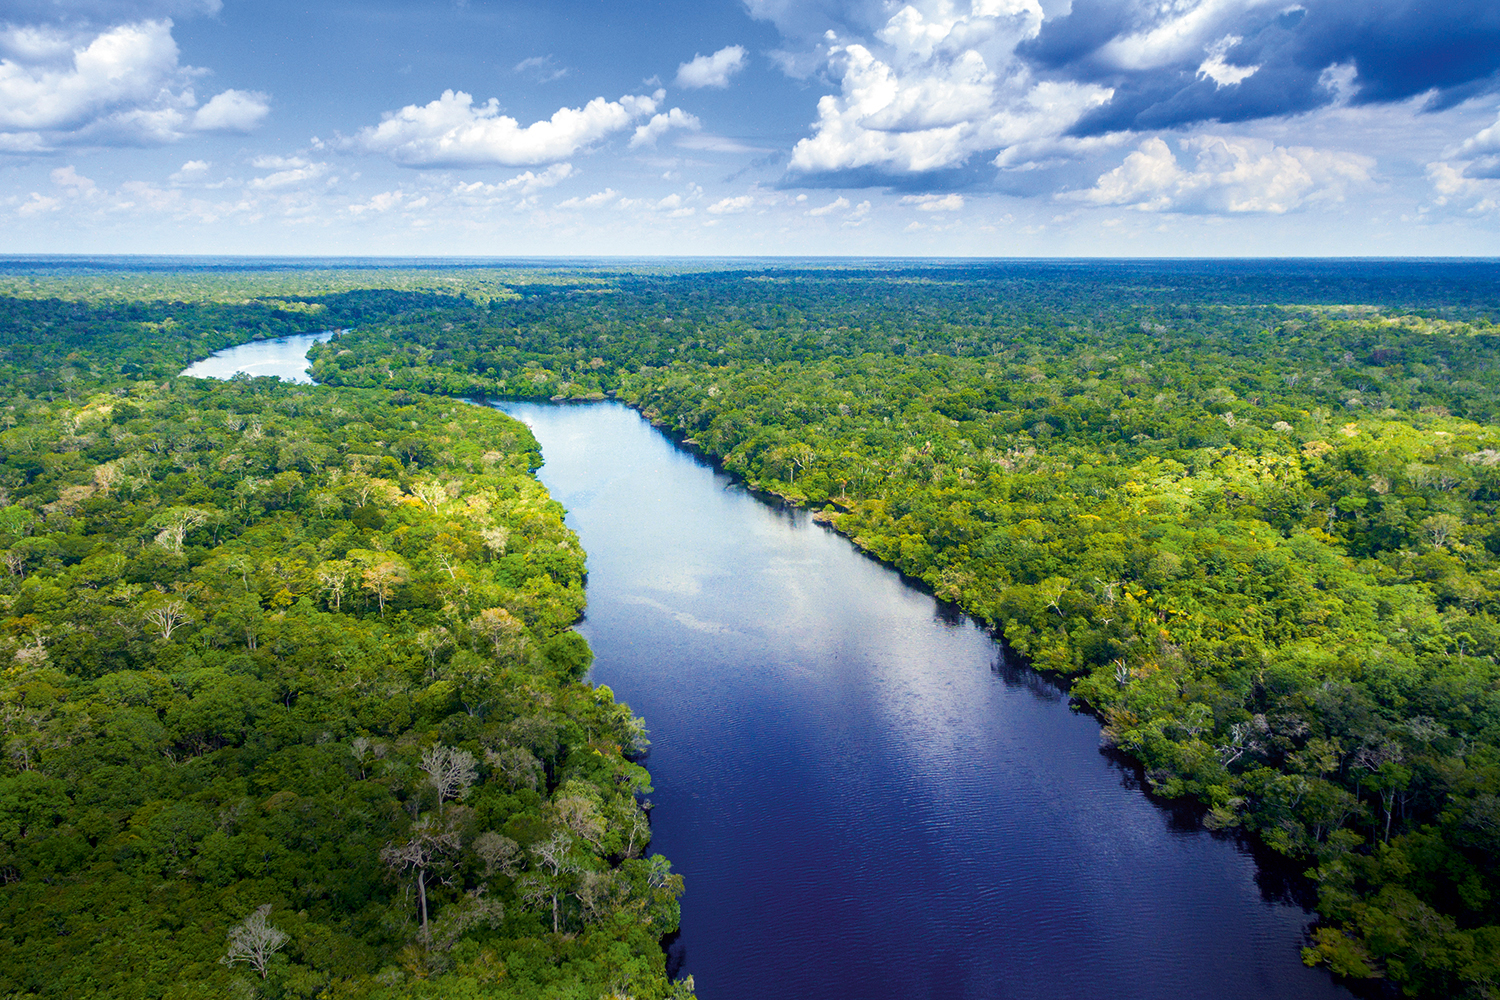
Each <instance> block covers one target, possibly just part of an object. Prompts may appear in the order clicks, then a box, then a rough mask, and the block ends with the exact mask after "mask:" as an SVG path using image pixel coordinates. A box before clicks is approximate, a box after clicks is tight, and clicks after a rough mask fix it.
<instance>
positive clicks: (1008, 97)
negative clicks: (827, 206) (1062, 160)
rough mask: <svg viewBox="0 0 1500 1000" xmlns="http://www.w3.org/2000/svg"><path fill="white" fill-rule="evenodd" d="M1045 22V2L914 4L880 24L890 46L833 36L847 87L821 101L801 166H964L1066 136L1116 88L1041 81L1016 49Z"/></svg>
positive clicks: (832, 58) (904, 169) (880, 35)
mask: <svg viewBox="0 0 1500 1000" xmlns="http://www.w3.org/2000/svg"><path fill="white" fill-rule="evenodd" d="M1041 22H1042V10H1041V7H1040V5H1039V4H1038V3H1037V2H1035V0H974V2H972V3H970V4H969V5H968V7H967V9H966V10H965V9H960V8H959V7H958V6H955V5H953V4H943V5H941V6H939V5H936V4H933V5H928V9H927V12H926V13H924V12H923V11H922V10H919V9H918V8H917V7H916V6H906V7H902V8H901V9H900V10H898V11H897V12H896V13H895V14H894V15H891V16H889V17H888V18H886V20H885V23H884V25H883V26H882V27H880V28H879V29H878V30H877V31H876V32H875V33H874V35H875V38H876V39H877V40H878V42H879V44H876V43H874V42H872V43H870V44H863V43H854V42H850V43H837V42H836V41H835V40H834V39H833V38H830V39H829V40H828V45H827V49H826V52H827V55H828V59H829V67H830V69H831V70H832V71H833V72H834V73H835V74H836V75H837V76H838V77H839V78H840V93H838V94H829V95H825V96H824V97H822V98H821V99H820V100H819V101H818V119H817V121H816V122H815V123H814V125H813V134H812V135H811V136H809V137H807V138H804V139H802V140H800V141H799V142H798V143H797V144H796V146H795V147H794V148H793V150H792V157H791V162H790V169H791V170H792V172H793V173H826V172H831V171H839V170H852V169H875V170H878V171H881V172H885V173H896V174H913V173H923V172H926V171H932V170H942V169H949V168H954V167H958V166H961V165H963V164H964V163H966V162H967V161H968V160H969V159H970V158H971V157H972V156H973V155H974V154H976V153H979V152H984V151H991V150H1000V151H1001V153H1000V155H1001V156H1004V155H1005V152H1004V151H1006V150H1008V149H1010V148H1012V147H1018V146H1034V145H1036V144H1038V143H1053V144H1057V143H1059V142H1061V140H1062V137H1063V136H1064V134H1065V133H1066V132H1067V130H1068V129H1069V128H1070V127H1071V126H1072V125H1073V124H1074V123H1075V122H1077V121H1078V120H1079V118H1080V117H1082V115H1083V114H1084V113H1086V112H1087V111H1089V110H1091V109H1092V108H1095V107H1097V106H1099V105H1100V104H1102V103H1104V102H1105V101H1107V100H1108V99H1109V98H1110V96H1111V95H1112V94H1113V91H1111V90H1110V89H1108V88H1105V87H1101V86H1097V85H1094V84H1081V83H1074V82H1067V81H1061V82H1059V81H1037V80H1036V79H1034V78H1033V76H1032V74H1031V71H1030V69H1029V68H1028V66H1027V65H1026V63H1025V62H1024V61H1023V60H1021V59H1020V58H1018V57H1017V56H1016V55H1015V47H1016V46H1017V45H1018V44H1020V43H1021V42H1022V41H1025V40H1027V39H1029V38H1033V37H1035V36H1036V33H1037V31H1038V30H1039V28H1040V26H1041Z"/></svg>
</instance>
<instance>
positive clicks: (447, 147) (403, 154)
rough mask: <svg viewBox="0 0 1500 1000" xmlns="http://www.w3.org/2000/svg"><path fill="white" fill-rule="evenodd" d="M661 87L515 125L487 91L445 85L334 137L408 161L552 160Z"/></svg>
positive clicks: (615, 126) (595, 136)
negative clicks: (479, 99)
mask: <svg viewBox="0 0 1500 1000" xmlns="http://www.w3.org/2000/svg"><path fill="white" fill-rule="evenodd" d="M663 96H664V94H663V93H662V92H661V91H657V92H656V94H654V95H652V96H650V97H644V96H631V95H626V96H624V97H621V98H620V99H619V100H618V101H607V100H605V99H604V98H602V97H596V98H594V99H593V100H592V101H589V102H588V104H586V105H584V106H583V107H581V108H561V109H559V110H558V111H557V112H556V113H555V114H553V116H552V117H551V118H549V119H544V120H542V121H538V122H533V123H532V124H530V125H526V126H522V125H521V124H520V123H519V122H518V121H516V119H514V118H511V117H510V116H509V115H502V114H501V113H500V102H499V101H498V100H497V99H495V98H490V100H489V101H488V102H487V103H485V104H480V105H475V104H474V98H473V97H472V96H470V95H469V94H466V93H464V92H463V91H452V90H445V91H443V95H442V96H441V97H440V98H438V99H437V100H435V101H432V102H431V103H429V104H425V105H421V106H418V105H415V104H410V105H407V106H406V107H404V108H402V109H401V110H400V111H396V112H391V113H389V114H387V115H386V116H385V120H384V121H382V122H381V123H380V124H379V125H372V126H368V127H366V128H363V129H360V131H359V132H358V133H357V134H356V135H355V136H354V137H353V138H352V139H346V140H343V141H342V145H343V146H345V147H346V148H351V149H356V150H360V151H362V152H367V153H380V154H383V155H385V156H388V157H390V158H391V159H392V160H394V161H395V162H396V163H399V164H401V165H403V166H408V167H475V166H492V165H500V166H514V167H518V166H533V165H539V164H543V163H553V162H556V161H559V160H563V159H566V158H567V157H569V156H572V155H573V154H575V153H577V152H579V151H580V150H583V149H586V148H588V147H590V146H593V145H595V144H596V143H598V142H600V141H602V140H603V139H605V138H606V137H608V136H610V135H612V134H614V133H616V132H619V131H622V130H624V129H626V128H629V127H630V126H631V125H632V124H633V123H634V122H635V121H636V120H638V119H640V118H642V117H645V116H646V115H650V114H652V113H653V112H655V111H656V108H657V104H658V103H659V102H660V101H661V99H662V97H663Z"/></svg>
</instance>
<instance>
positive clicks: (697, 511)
mask: <svg viewBox="0 0 1500 1000" xmlns="http://www.w3.org/2000/svg"><path fill="white" fill-rule="evenodd" d="M501 408H502V409H504V410H505V411H506V412H508V413H511V414H513V415H515V416H517V417H519V418H521V419H522V420H524V421H526V423H528V424H530V425H531V427H532V429H533V431H534V432H535V433H536V436H537V438H538V439H539V440H540V441H541V443H542V450H543V455H544V457H545V459H546V465H545V466H544V467H543V468H542V470H541V477H542V480H543V481H544V482H545V483H546V485H547V487H548V489H549V490H551V491H552V495H553V496H554V497H556V498H557V499H558V500H559V501H561V502H562V503H563V504H564V505H565V506H566V507H567V508H568V511H569V523H570V524H571V525H572V527H573V528H574V529H575V530H576V531H577V532H578V534H579V536H580V538H581V539H582V541H583V544H584V546H585V548H586V549H587V551H588V555H589V581H588V595H589V609H588V619H587V621H586V622H585V623H584V625H583V626H582V631H583V632H584V633H585V634H586V635H587V636H588V639H589V641H590V643H592V644H593V647H594V650H595V652H596V653H597V656H598V659H597V661H596V664H595V667H594V670H593V679H594V680H595V681H597V682H600V683H605V684H608V685H609V686H610V687H612V688H613V689H614V690H615V692H616V694H617V695H618V696H619V697H620V698H622V699H623V700H625V701H627V702H629V704H630V705H631V706H632V707H633V708H634V710H635V711H636V712H637V713H638V714H641V715H644V716H645V718H646V720H647V722H648V724H649V725H650V727H651V732H652V740H653V745H652V749H651V754H650V759H649V761H648V762H647V763H648V764H649V766H650V768H651V771H652V774H653V776H654V783H655V786H656V791H655V793H654V794H653V795H652V796H651V798H652V800H653V801H654V802H655V804H656V809H655V811H654V813H653V826H654V829H655V840H654V842H653V850H655V851H660V852H661V853H663V854H665V855H666V856H667V857H669V858H671V859H672V862H673V864H674V866H675V867H676V868H677V870H679V871H680V872H682V873H683V874H684V875H685V876H686V881H687V894H686V895H685V896H684V897H683V931H682V935H681V938H680V939H679V940H678V941H677V943H676V944H675V945H674V948H673V958H674V960H677V961H680V962H681V968H682V971H684V972H687V973H691V974H692V975H693V976H694V977H695V979H696V981H697V985H698V992H699V995H700V996H702V997H704V998H705V1000H779V998H807V1000H813V998H816V1000H830V998H835V1000H856V998H871V1000H875V998H879V1000H887V998H928V997H930V998H934V1000H936V998H939V997H941V998H944V1000H951V998H968V997H973V998H980V997H984V998H991V997H993V998H1002V997H1003V998H1029V997H1035V998H1047V1000H1056V998H1063V997H1080V998H1082V997H1088V998H1092V997H1099V998H1110V1000H1124V998H1140V1000H1162V998H1187V997H1212V998H1214V1000H1233V998H1241V997H1245V998H1249V997H1264V998H1283V1000H1288V998H1301V997H1346V998H1347V997H1348V996H1349V994H1347V993H1346V992H1344V991H1343V990H1341V989H1339V988H1337V987H1335V986H1334V985H1333V984H1332V982H1331V981H1330V979H1329V977H1328V976H1327V975H1326V974H1324V973H1322V972H1319V971H1314V970H1309V969H1306V968H1304V967H1303V966H1302V964H1301V962H1300V960H1299V955H1298V948H1299V946H1300V944H1301V940H1302V934H1303V928H1304V926H1305V925H1306V923H1307V920H1308V917H1307V915H1306V914H1304V912H1303V911H1302V910H1301V909H1299V908H1297V907H1294V906H1290V905H1286V904H1283V903H1276V902H1268V901H1267V900H1266V899H1265V898H1264V895H1263V893H1262V891H1261V889H1260V888H1259V887H1258V885H1257V881H1256V874H1257V873H1256V866H1255V864H1254V862H1253V861H1252V860H1251V858H1250V857H1249V856H1247V855H1246V854H1245V853H1243V851H1242V850H1241V849H1239V848H1238V847H1237V846H1236V845H1235V844H1234V843H1232V842H1229V841H1225V840H1219V839H1215V838H1214V837H1212V836H1210V835H1209V834H1208V833H1206V832H1204V831H1203V830H1201V829H1196V828H1191V827H1187V828H1182V827H1180V826H1174V824H1173V822H1172V820H1171V817H1170V815H1169V814H1168V813H1166V812H1165V811H1163V810H1161V809H1159V808H1158V807H1156V806H1155V805H1153V804H1152V803H1151V802H1150V801H1148V800H1147V798H1146V797H1145V796H1144V795H1143V794H1142V793H1140V792H1138V791H1134V790H1132V789H1130V788H1129V787H1126V786H1127V784H1128V783H1129V779H1128V774H1127V773H1126V772H1124V771H1122V770H1121V769H1119V768H1118V767H1116V766H1114V765H1112V764H1111V763H1110V762H1109V761H1108V760H1107V759H1106V757H1104V756H1103V755H1102V754H1101V753H1100V752H1099V749H1098V746H1099V727H1098V725H1097V723H1095V722H1094V721H1093V720H1092V719H1090V718H1088V717H1087V716H1082V715H1078V714H1075V713H1074V712H1072V711H1070V710H1069V708H1068V707H1067V704H1066V700H1065V699H1064V698H1063V697H1062V696H1061V695H1059V694H1058V693H1057V692H1056V691H1055V690H1053V689H1052V688H1050V687H1049V686H1048V685H1046V684H1045V683H1041V682H1039V681H1038V680H1037V679H1036V678H1035V675H1032V674H1030V673H1028V672H1026V671H1020V670H1012V669H1009V668H1007V667H1006V665H1005V664H1004V662H1003V660H1002V659H1001V652H1000V650H999V649H998V648H997V647H996V645H995V644H994V643H993V642H992V641H990V639H989V638H988V637H987V636H986V635H985V634H984V633H983V632H982V631H980V630H979V629H977V628H975V627H974V626H973V625H972V624H970V623H968V622H966V621H959V620H954V619H953V618H952V617H951V616H948V617H945V616H944V615H943V614H941V613H940V611H939V608H938V607H937V605H936V603H935V602H934V600H933V599H932V598H931V597H929V596H926V595H924V594H922V593H919V592H918V591H916V590H913V589H912V588H910V587H908V586H906V585H905V584H903V583H902V582H901V580H900V579H899V578H898V577H897V576H896V575H895V574H894V573H892V572H891V571H889V570H887V569H885V568H883V567H881V566H879V565H877V564H875V563H874V562H872V561H870V560H868V559H866V558H864V557H862V556H860V555H859V554H858V553H857V552H856V550H855V549H854V548H853V547H852V546H851V545H850V544H849V543H848V542H847V541H845V540H844V539H842V538H840V537H838V536H837V535H835V534H833V533H831V532H829V531H827V530H825V529H823V528H821V527H819V526H818V525H815V524H813V523H811V522H810V520H809V519H808V518H807V517H806V515H804V514H802V513H790V512H785V511H780V510H776V509H773V508H771V507H769V506H767V505H766V504H763V503H761V502H760V501H758V500H756V499H755V498H753V497H752V496H750V495H748V494H747V493H746V492H745V491H743V490H742V489H740V488H738V487H736V486H733V485H732V484H731V483H730V481H729V480H728V478H726V477H725V476H723V475H721V474H717V473H715V472H714V470H712V469H711V468H709V467H707V466H706V465H704V464H703V463H701V462H700V461H699V460H697V459H695V458H694V457H692V456H691V455H689V454H687V453H685V452H683V451H682V450H680V449H678V448H676V447H674V446H673V445H672V444H671V443H670V442H668V441H667V440H666V439H665V438H664V437H662V436H661V435H660V434H659V433H657V432H656V431H655V430H653V429H652V428H651V427H650V426H649V425H648V424H647V423H646V422H644V421H643V420H641V419H640V418H639V417H638V416H637V415H636V414H635V413H634V412H633V411H631V410H628V409H626V408H625V407H623V406H620V405H618V404H600V405H595V406H547V405H533V404H513V403H506V404H502V405H501Z"/></svg>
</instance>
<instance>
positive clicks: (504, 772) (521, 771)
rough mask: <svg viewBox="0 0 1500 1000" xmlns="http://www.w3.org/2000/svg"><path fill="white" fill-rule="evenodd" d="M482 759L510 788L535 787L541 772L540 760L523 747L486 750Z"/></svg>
mask: <svg viewBox="0 0 1500 1000" xmlns="http://www.w3.org/2000/svg"><path fill="white" fill-rule="evenodd" d="M484 760H485V763H487V764H489V765H490V767H492V768H494V770H495V772H496V773H498V774H500V775H501V776H502V777H504V778H505V780H506V781H507V782H509V783H510V786H511V787H512V788H521V787H523V786H524V787H526V788H535V787H536V784H537V779H538V778H539V777H540V776H541V773H542V762H541V761H539V760H537V759H536V758H535V757H533V756H532V755H531V751H529V750H526V749H524V748H523V747H512V746H505V747H501V748H500V749H499V750H486V751H485V752H484Z"/></svg>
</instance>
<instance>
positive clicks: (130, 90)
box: [0, 20, 269, 152]
mask: <svg viewBox="0 0 1500 1000" xmlns="http://www.w3.org/2000/svg"><path fill="white" fill-rule="evenodd" d="M0 53H3V57H0V150H5V151H9V152H45V151H48V150H51V149H55V148H57V147H60V146H67V145H83V144H99V145H112V144H141V143H161V142H172V141H175V140H178V139H181V138H182V137H183V136H185V135H186V134H188V133H191V132H207V131H246V130H248V129H251V128H253V127H254V126H255V125H257V124H258V123H259V122H260V121H261V119H263V118H264V117H265V115H266V114H267V112H268V111H269V106H268V104H267V98H266V96H265V95H264V94H259V93H251V92H246V91H238V90H226V91H223V92H222V93H220V94H217V95H215V96H214V97H213V98H212V99H210V100H209V101H208V103H207V104H204V105H203V106H201V107H199V106H198V101H197V97H196V96H195V94H194V92H193V88H192V86H191V85H190V83H191V81H192V80H193V79H194V78H196V77H199V76H201V75H202V72H203V71H201V70H197V69H194V68H192V67H188V66H182V65H180V64H179V63H178V50H177V43H176V41H174V40H173V38H172V22H171V21H170V20H158V21H140V22H137V23H133V24H124V25H117V26H115V27H112V28H109V29H107V30H104V31H99V32H85V33H83V34H79V33H77V32H75V31H73V30H70V29H63V28H57V27H46V26H35V25H32V26H24V27H8V28H6V29H5V30H4V31H3V32H0Z"/></svg>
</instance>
